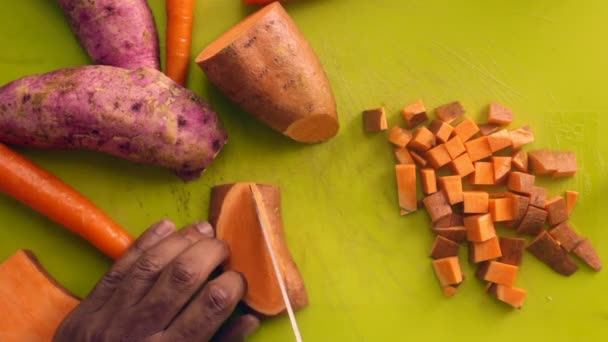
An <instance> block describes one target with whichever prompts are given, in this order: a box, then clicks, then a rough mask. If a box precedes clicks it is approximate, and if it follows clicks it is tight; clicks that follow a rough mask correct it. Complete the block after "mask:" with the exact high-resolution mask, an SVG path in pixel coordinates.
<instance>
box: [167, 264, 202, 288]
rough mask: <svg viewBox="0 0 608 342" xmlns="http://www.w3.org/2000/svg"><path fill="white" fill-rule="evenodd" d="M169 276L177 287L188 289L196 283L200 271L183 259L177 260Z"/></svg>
mask: <svg viewBox="0 0 608 342" xmlns="http://www.w3.org/2000/svg"><path fill="white" fill-rule="evenodd" d="M169 277H170V278H169V279H170V282H171V283H172V285H173V286H174V287H176V288H177V289H188V288H191V287H193V286H195V285H196V283H197V281H198V279H199V272H197V271H196V270H195V269H194V268H193V267H192V266H191V265H189V264H187V263H185V262H183V261H176V262H175V263H174V264H173V266H172V267H171V271H170V274H169Z"/></svg>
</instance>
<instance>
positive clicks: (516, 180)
mask: <svg viewBox="0 0 608 342" xmlns="http://www.w3.org/2000/svg"><path fill="white" fill-rule="evenodd" d="M535 180H536V178H535V177H534V176H533V175H529V174H527V173H523V172H517V171H514V172H511V173H510V174H509V181H508V182H507V188H508V189H509V190H511V191H515V192H519V193H522V194H529V193H530V191H532V187H533V186H534V181H535Z"/></svg>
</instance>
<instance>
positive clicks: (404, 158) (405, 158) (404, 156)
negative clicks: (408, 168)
mask: <svg viewBox="0 0 608 342" xmlns="http://www.w3.org/2000/svg"><path fill="white" fill-rule="evenodd" d="M395 158H397V163H399V164H414V159H413V158H412V155H411V154H410V151H408V149H407V148H405V147H395Z"/></svg>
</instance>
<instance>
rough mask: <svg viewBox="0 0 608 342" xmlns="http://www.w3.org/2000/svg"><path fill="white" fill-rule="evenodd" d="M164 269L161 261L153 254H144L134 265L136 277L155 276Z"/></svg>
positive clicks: (146, 277)
mask: <svg viewBox="0 0 608 342" xmlns="http://www.w3.org/2000/svg"><path fill="white" fill-rule="evenodd" d="M161 269H162V265H161V263H160V262H159V261H158V259H157V258H156V257H154V256H153V255H144V256H143V257H141V258H140V259H139V260H137V262H136V263H135V265H134V266H133V273H134V276H135V277H136V278H142V279H149V278H152V277H154V275H156V274H157V273H158V272H160V270H161Z"/></svg>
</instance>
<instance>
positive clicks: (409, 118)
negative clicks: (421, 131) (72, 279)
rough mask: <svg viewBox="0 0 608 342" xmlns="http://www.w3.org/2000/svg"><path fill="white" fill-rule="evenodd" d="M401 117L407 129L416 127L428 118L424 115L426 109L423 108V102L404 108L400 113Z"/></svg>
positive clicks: (419, 101)
mask: <svg viewBox="0 0 608 342" xmlns="http://www.w3.org/2000/svg"><path fill="white" fill-rule="evenodd" d="M401 115H403V119H404V120H405V122H406V124H407V126H408V127H409V128H412V127H415V126H418V125H420V124H421V123H423V122H425V121H426V120H428V118H429V117H428V116H427V114H426V109H425V108H424V102H422V100H418V101H416V102H414V103H412V104H410V105H407V106H405V107H404V108H403V110H402V111H401Z"/></svg>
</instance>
